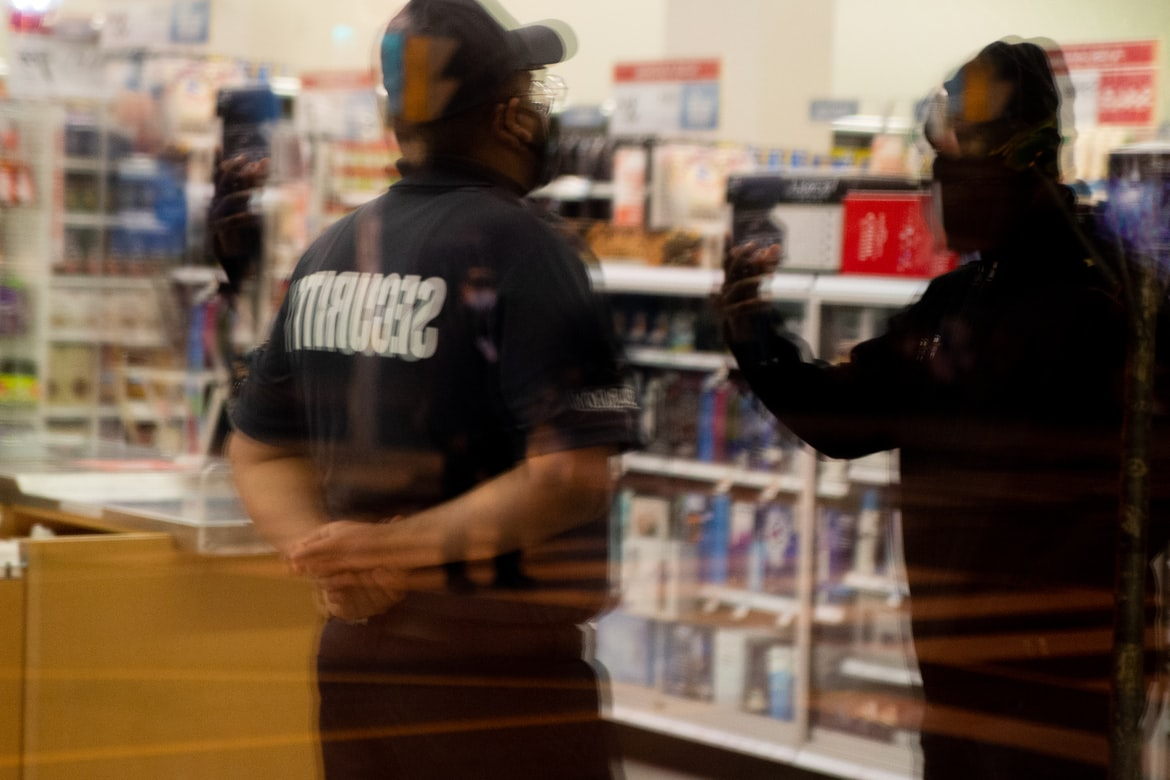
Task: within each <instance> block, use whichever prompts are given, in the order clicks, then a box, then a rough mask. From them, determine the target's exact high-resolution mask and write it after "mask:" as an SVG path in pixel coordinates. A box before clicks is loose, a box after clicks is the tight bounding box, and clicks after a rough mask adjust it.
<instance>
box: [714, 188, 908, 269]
mask: <svg viewBox="0 0 1170 780" xmlns="http://www.w3.org/2000/svg"><path fill="white" fill-rule="evenodd" d="M875 189H881V190H890V191H907V192H916V191H920V190H921V183H920V182H919V181H917V180H914V179H908V178H902V177H897V176H862V175H857V174H844V173H841V172H836V171H832V170H827V171H816V172H811V171H806V172H775V171H773V172H767V173H754V174H740V175H735V176H731V177H730V178H729V179H728V182H727V200H728V202H729V203H730V204H731V206H732V218H731V224H732V230H731V235H732V242H733V243H735V244H741V243H744V242H746V241H754V242H755V243H756V244H757V245H759V246H770V245H773V244H778V245H779V246H780V248H781V250H780V268H781V269H782V270H791V271H838V270H841V258H842V247H843V242H844V237H845V206H844V203H845V201H846V197H847V196H848V195H849V194H850V193H853V192H858V191H867V190H875Z"/></svg>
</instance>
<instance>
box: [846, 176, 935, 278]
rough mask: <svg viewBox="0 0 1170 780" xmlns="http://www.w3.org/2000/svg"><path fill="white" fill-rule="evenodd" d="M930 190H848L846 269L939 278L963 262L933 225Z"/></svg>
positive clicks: (849, 272) (862, 272)
mask: <svg viewBox="0 0 1170 780" xmlns="http://www.w3.org/2000/svg"><path fill="white" fill-rule="evenodd" d="M930 209H931V203H930V196H929V195H927V194H926V193H901V192H851V193H849V194H847V195H846V196H845V213H844V221H845V230H844V239H843V246H842V251H841V272H842V273H848V274H881V275H886V276H916V277H923V278H928V279H930V278H934V277H935V276H939V275H940V274H944V273H946V272H947V271H950V270H951V269H953V268H954V267H955V266H956V265H957V264H958V257H957V255H956V254H955V253H954V252H950V251H945V250H943V249H941V248H940V247H939V243H940V242H939V240H938V236H936V235H935V234H934V233H933V232H932V231H931V228H930V224H929V222H928V215H929V214H930Z"/></svg>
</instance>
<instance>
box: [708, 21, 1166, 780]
mask: <svg viewBox="0 0 1170 780" xmlns="http://www.w3.org/2000/svg"><path fill="white" fill-rule="evenodd" d="M944 97H945V101H944V102H942V103H940V104H939V106H938V109H939V110H938V112H937V113H936V114H935V115H934V116H933V119H932V121H930V122H929V123H928V125H927V127H926V133H927V136H928V138H929V140H930V141H931V143H932V145H933V146H934V147H935V150H936V157H935V160H934V168H933V179H934V182H935V185H936V192H937V198H938V200H939V202H940V203H941V216H942V223H943V227H944V229H945V233H946V238H947V241H948V243H949V245H950V246H951V247H952V248H953V249H955V250H957V251H959V252H961V253H963V254H965V255H966V257H965V261H966V262H965V263H964V264H963V265H961V267H960V268H959V269H957V270H955V271H953V272H951V273H948V274H945V275H943V276H941V277H939V278H938V279H935V280H933V281H932V282H931V283H930V285H929V286H928V288H927V290H926V291H925V293H924V294H923V295H922V298H921V299H920V300H919V301H918V302H916V303H915V304H913V305H912V306H910V307H909V308H908V309H906V310H905V311H903V312H902V313H900V314H898V315H897V316H896V317H894V318H893V319H892V320H891V321H890V323H889V326H888V329H887V331H886V332H885V333H884V334H882V335H880V336H878V337H877V338H874V339H872V340H870V341H866V342H863V343H861V344H860V345H858V346H857V347H855V348H854V349H853V350H852V352H851V355H850V360H849V362H847V363H845V364H843V365H837V366H831V367H830V366H827V365H822V364H814V363H810V362H805V361H803V360H802V359H801V358H800V355H799V351H798V349H797V347H795V346H794V345H792V344H791V343H790V342H789V340H787V339H786V338H785V337H784V336H783V333H782V326H781V324H779V323H777V322H775V321H774V320H772V319H771V318H772V317H774V316H775V315H774V314H771V312H770V309H769V308H768V307H767V304H766V302H765V301H764V300H763V299H762V298H761V296H760V292H759V288H760V282H761V279H762V278H763V276H764V275H765V274H767V273H769V272H770V271H771V270H772V269H774V268H775V266H776V254H777V252H776V250H775V249H774V248H770V249H760V248H756V247H754V246H752V245H750V244H749V245H743V246H739V247H736V248H734V249H733V250H732V251H731V252H729V255H728V260H727V262H726V265H725V271H726V279H725V282H724V286H723V289H722V292H721V295H720V298H719V304H720V306H721V308H722V309H723V312H724V315H725V317H726V320H725V322H726V333H727V337H728V340H729V342H730V343H731V345H732V349H733V350H734V352H735V355H736V358H737V360H738V363H739V366H740V368H741V369H742V370H743V373H744V374H745V376H746V377H747V379H748V381H749V382H750V384H751V386H752V388H753V390H754V391H755V392H756V393H757V394H758V395H759V396H760V398H761V399H762V400H763V401H764V403H765V404H766V405H767V406H768V407H769V408H770V409H771V410H772V411H773V412H774V413H775V414H776V415H777V416H778V417H779V418H780V419H781V420H782V421H783V422H784V423H786V424H787V425H788V426H789V427H790V428H791V429H792V430H793V431H794V432H795V433H796V434H797V435H798V436H800V437H801V438H803V439H805V440H806V441H807V442H809V443H810V444H811V445H812V446H813V447H815V448H816V449H817V450H819V451H820V452H822V453H824V454H826V455H828V456H831V457H837V458H852V457H859V456H862V455H865V454H868V453H872V452H877V451H880V450H889V449H895V448H898V449H900V464H901V466H900V468H901V477H900V487H899V490H900V500H901V511H902V518H903V535H904V539H903V541H904V555H905V562H906V567H907V576H908V579H909V585H910V594H911V600H910V604H911V606H910V609H911V618H912V622H913V629H914V642H915V651H916V653H917V657H918V660H919V663H920V666H921V672H922V679H923V692H924V696H925V702H926V708H925V716H924V721H923V723H922V746H923V756H924V762H925V774H926V776H927V777H928V778H932V779H934V778H945V779H946V780H955V779H956V778H959V779H961V778H992V777H994V778H1039V777H1052V778H1056V777H1059V778H1062V780H1067V779H1068V778H1103V777H1104V776H1105V772H1106V769H1105V764H1106V759H1107V756H1108V742H1107V734H1108V726H1109V702H1108V678H1109V674H1110V646H1111V636H1112V630H1111V627H1112V607H1113V604H1112V593H1113V584H1114V566H1115V555H1114V552H1113V551H1114V549H1115V546H1116V536H1117V525H1116V517H1117V511H1118V509H1117V507H1118V490H1117V485H1118V482H1119V479H1118V477H1119V473H1120V461H1119V440H1120V437H1119V431H1120V426H1121V419H1122V410H1123V386H1124V374H1125V370H1126V317H1127V314H1126V311H1125V307H1124V305H1123V303H1122V297H1121V296H1120V295H1119V294H1118V292H1117V290H1116V289H1115V288H1114V287H1113V286H1112V285H1111V284H1110V282H1109V281H1108V278H1107V277H1109V275H1108V274H1106V273H1103V272H1102V267H1101V264H1100V263H1094V262H1090V261H1088V260H1087V259H1086V258H1089V257H1098V258H1099V257H1100V255H1099V254H1096V255H1094V254H1093V253H1092V252H1091V249H1092V247H1091V246H1090V244H1089V243H1088V241H1086V240H1082V238H1081V236H1083V235H1085V231H1083V230H1082V229H1081V228H1080V226H1079V224H1078V222H1077V221H1076V218H1075V209H1074V203H1073V198H1072V196H1071V193H1070V192H1069V191H1068V190H1067V189H1066V188H1065V187H1063V186H1061V185H1060V184H1059V183H1058V181H1059V178H1058V177H1059V170H1058V167H1059V166H1058V153H1059V148H1060V139H1061V135H1060V126H1059V105H1060V93H1059V91H1058V89H1057V85H1056V82H1055V80H1054V77H1053V74H1052V70H1051V68H1050V65H1049V62H1048V58H1047V55H1046V53H1045V51H1044V50H1043V49H1042V48H1040V47H1039V46H1037V45H1035V44H1032V43H1030V42H1015V43H1007V42H997V43H993V44H991V45H990V46H988V47H986V48H985V49H984V50H983V51H982V52H981V53H980V54H979V55H978V56H977V57H975V58H974V59H973V60H971V61H970V62H968V63H967V64H966V65H965V66H964V67H963V68H962V69H960V71H959V72H958V74H957V75H956V77H955V78H954V79H953V80H952V81H950V82H948V84H947V87H946V94H945V95H944ZM1162 389H1163V390H1164V389H1165V388H1162ZM1159 483H1160V484H1162V485H1165V483H1166V477H1165V475H1162V477H1161V479H1160V480H1159V479H1157V478H1156V479H1155V480H1154V484H1156V485H1157V484H1159ZM1164 509H1165V507H1164V506H1163V507H1162V508H1161V509H1157V508H1156V510H1155V513H1154V515H1153V516H1154V518H1155V523H1154V527H1155V529H1157V531H1156V536H1157V539H1156V540H1155V541H1154V543H1153V544H1152V545H1151V547H1152V549H1153V550H1154V551H1157V550H1160V549H1162V547H1163V546H1164V543H1165V535H1166V528H1165V516H1164V515H1162V516H1160V515H1159V512H1164Z"/></svg>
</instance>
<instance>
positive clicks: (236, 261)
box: [207, 152, 269, 291]
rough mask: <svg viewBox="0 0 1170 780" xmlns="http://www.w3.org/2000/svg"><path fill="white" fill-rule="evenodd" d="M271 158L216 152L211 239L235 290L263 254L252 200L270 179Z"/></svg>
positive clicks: (209, 210) (210, 213) (209, 216)
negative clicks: (232, 155) (227, 154)
mask: <svg viewBox="0 0 1170 780" xmlns="http://www.w3.org/2000/svg"><path fill="white" fill-rule="evenodd" d="M268 173H269V161H268V158H261V159H252V158H249V157H246V156H244V155H236V156H234V157H229V158H227V159H223V157H222V155H221V153H219V152H217V153H216V158H215V168H214V171H213V174H212V177H213V183H214V185H215V190H214V193H213V195H212V198H211V206H210V208H209V209H208V214H207V232H208V240H209V241H210V242H211V248H212V252H213V253H214V255H215V258H216V260H217V261H218V262H219V264H220V265H221V266H222V267H223V269H224V272H225V273H226V274H227V277H228V284H229V286H230V287H231V289H232V290H233V291H238V290H239V287H240V283H241V282H242V281H243V279H244V278H245V277H246V276H247V275H248V273H249V272H250V271H251V269H252V266H253V264H254V263H255V262H256V260H257V258H258V257H259V254H260V247H261V236H262V228H263V225H262V222H261V216H260V215H259V214H257V213H256V212H255V211H253V210H252V209H251V208H250V203H251V200H252V197H253V196H254V195H255V194H256V191H257V190H258V189H260V188H261V187H263V186H264V184H265V182H266V181H267V179H268Z"/></svg>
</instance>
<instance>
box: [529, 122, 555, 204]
mask: <svg viewBox="0 0 1170 780" xmlns="http://www.w3.org/2000/svg"><path fill="white" fill-rule="evenodd" d="M543 126H544V137H543V138H541V137H540V136H537V137H536V138H533V139H532V141H531V142H529V144H528V151H529V152H531V153H532V157H533V159H534V160H535V163H534V168H535V170H534V173H533V177H534V178H533V185H532V189H538V188H540V187H543V186H544V185H546V184H548V183H549V182H550V181H552V180H553V177H554V176H555V175H556V174H557V169H558V167H559V166H560V158H561V131H560V122H559V121H558V120H557V118H556V117H555V116H550V117H547V118H546V119H545V120H544V122H543Z"/></svg>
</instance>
